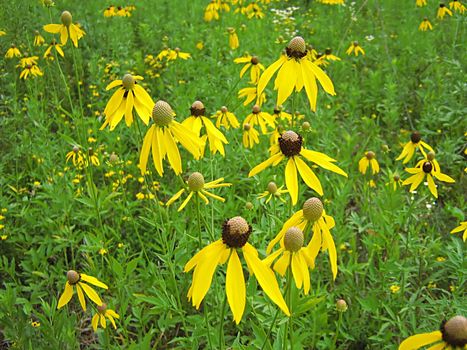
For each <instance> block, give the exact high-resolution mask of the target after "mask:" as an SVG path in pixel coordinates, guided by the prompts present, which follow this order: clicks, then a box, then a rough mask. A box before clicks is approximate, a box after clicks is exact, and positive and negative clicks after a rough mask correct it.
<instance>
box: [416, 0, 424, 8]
mask: <svg viewBox="0 0 467 350" xmlns="http://www.w3.org/2000/svg"><path fill="white" fill-rule="evenodd" d="M415 3H416V5H417V6H418V7H422V6H426V0H416V2H415Z"/></svg>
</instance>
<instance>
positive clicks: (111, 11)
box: [104, 5, 116, 17]
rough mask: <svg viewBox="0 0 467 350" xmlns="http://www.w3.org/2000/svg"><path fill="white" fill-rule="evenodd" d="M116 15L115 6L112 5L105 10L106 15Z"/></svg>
mask: <svg viewBox="0 0 467 350" xmlns="http://www.w3.org/2000/svg"><path fill="white" fill-rule="evenodd" d="M115 15H116V11H115V6H113V5H110V6H109V7H107V8H106V9H105V10H104V17H113V16H115Z"/></svg>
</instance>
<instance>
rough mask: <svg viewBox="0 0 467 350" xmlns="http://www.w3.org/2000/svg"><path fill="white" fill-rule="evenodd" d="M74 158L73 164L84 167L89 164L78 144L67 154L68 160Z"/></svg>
mask: <svg viewBox="0 0 467 350" xmlns="http://www.w3.org/2000/svg"><path fill="white" fill-rule="evenodd" d="M70 159H71V160H72V162H73V165H74V166H76V167H78V168H82V167H84V166H87V160H86V158H85V157H84V154H83V151H81V149H80V148H79V147H78V146H73V149H72V150H71V151H70V152H68V153H67V154H66V162H67V163H68V161H69V160H70Z"/></svg>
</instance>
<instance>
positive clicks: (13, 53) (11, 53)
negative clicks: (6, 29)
mask: <svg viewBox="0 0 467 350" xmlns="http://www.w3.org/2000/svg"><path fill="white" fill-rule="evenodd" d="M5 57H6V58H13V57H21V52H20V51H19V49H18V48H17V47H16V46H15V45H14V44H11V46H10V48H9V49H8V50H7V51H6V53H5Z"/></svg>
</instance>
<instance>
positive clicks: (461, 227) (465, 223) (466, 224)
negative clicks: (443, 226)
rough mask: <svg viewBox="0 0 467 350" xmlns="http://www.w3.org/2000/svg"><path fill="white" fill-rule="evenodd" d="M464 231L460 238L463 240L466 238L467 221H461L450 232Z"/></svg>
mask: <svg viewBox="0 0 467 350" xmlns="http://www.w3.org/2000/svg"><path fill="white" fill-rule="evenodd" d="M462 231H464V235H463V236H462V239H463V240H464V242H465V241H466V240H467V221H462V222H461V223H460V225H459V226H457V227H456V228H454V229H453V230H452V231H451V232H450V233H457V232H462Z"/></svg>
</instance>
